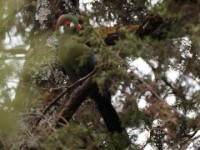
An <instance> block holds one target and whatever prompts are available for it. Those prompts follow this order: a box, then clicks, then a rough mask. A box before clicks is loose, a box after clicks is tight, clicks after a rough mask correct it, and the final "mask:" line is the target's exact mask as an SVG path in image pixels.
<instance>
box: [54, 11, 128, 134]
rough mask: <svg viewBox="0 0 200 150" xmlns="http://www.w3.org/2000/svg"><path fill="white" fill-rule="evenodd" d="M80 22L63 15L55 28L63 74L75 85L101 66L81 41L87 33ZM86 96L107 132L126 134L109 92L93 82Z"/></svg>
mask: <svg viewBox="0 0 200 150" xmlns="http://www.w3.org/2000/svg"><path fill="white" fill-rule="evenodd" d="M80 22H81V21H80V19H79V17H78V16H75V15H70V14H63V15H61V16H60V17H59V18H58V20H57V22H56V26H55V30H56V31H57V32H58V33H59V34H58V35H57V39H58V58H59V61H60V64H61V66H62V67H63V69H64V73H65V74H66V75H67V76H68V77H69V79H70V80H71V81H72V82H75V81H77V80H79V79H80V78H82V77H84V76H86V75H87V74H89V73H90V72H91V71H93V70H94V68H95V66H96V65H97V64H98V62H97V61H96V59H95V55H94V52H93V51H92V49H91V48H90V47H89V46H87V45H86V44H85V43H83V42H80V41H79V40H78V39H79V34H78V33H79V31H80V30H84V25H83V24H81V23H80ZM105 89H106V88H105ZM87 93H88V95H87V96H88V97H89V98H90V99H92V100H93V101H94V102H95V103H96V105H97V108H98V110H99V112H100V114H101V115H102V117H103V120H104V122H105V125H106V127H107V130H108V131H109V132H111V133H114V132H118V133H121V132H123V131H124V130H125V129H124V128H123V127H122V124H121V121H120V118H119V116H118V114H117V112H116V110H115V108H114V107H113V105H112V103H111V93H110V92H109V90H108V88H107V89H106V90H104V91H103V92H100V90H99V87H98V85H97V83H96V82H95V81H94V82H93V83H92V88H90V91H88V92H87Z"/></svg>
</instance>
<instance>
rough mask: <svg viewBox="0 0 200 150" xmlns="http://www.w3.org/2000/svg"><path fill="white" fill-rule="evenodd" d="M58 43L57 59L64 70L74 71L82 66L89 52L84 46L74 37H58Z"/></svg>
mask: <svg viewBox="0 0 200 150" xmlns="http://www.w3.org/2000/svg"><path fill="white" fill-rule="evenodd" d="M58 41H59V43H58V49H59V53H58V56H59V59H60V63H61V65H62V66H63V67H64V69H65V70H75V69H76V68H78V67H80V66H82V65H83V62H84V59H86V58H87V57H88V56H89V55H90V53H91V51H90V48H89V47H88V46H86V45H85V44H82V43H79V42H78V41H77V39H76V37H75V36H72V35H69V34H67V35H62V36H61V35H60V37H59V40H58Z"/></svg>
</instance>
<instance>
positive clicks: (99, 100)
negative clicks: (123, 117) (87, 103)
mask: <svg viewBox="0 0 200 150" xmlns="http://www.w3.org/2000/svg"><path fill="white" fill-rule="evenodd" d="M90 98H91V99H93V100H94V101H95V102H96V104H97V106H98V109H99V111H100V113H101V115H102V117H103V119H104V122H105V124H106V127H107V129H108V131H109V132H122V131H124V128H123V127H122V126H121V121H120V119H119V117H118V115H117V112H116V110H115V109H114V107H113V106H112V104H111V95H110V93H108V92H107V93H106V94H104V95H101V93H100V92H99V90H98V88H97V85H96V88H94V89H93V90H92V93H91V94H90Z"/></svg>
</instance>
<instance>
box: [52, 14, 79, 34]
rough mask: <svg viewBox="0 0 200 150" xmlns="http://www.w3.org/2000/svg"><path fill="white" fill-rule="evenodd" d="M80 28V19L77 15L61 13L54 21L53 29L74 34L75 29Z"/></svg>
mask: <svg viewBox="0 0 200 150" xmlns="http://www.w3.org/2000/svg"><path fill="white" fill-rule="evenodd" d="M80 29H82V25H81V24H80V20H79V18H78V17H77V16H74V15H66V14H63V15H61V16H60V17H59V18H58V20H57V23H56V26H55V30H57V31H58V30H59V31H60V32H64V33H67V34H75V33H77V31H79V30H80Z"/></svg>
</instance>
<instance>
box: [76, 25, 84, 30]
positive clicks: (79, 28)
mask: <svg viewBox="0 0 200 150" xmlns="http://www.w3.org/2000/svg"><path fill="white" fill-rule="evenodd" d="M75 28H76V29H77V30H81V29H82V28H83V27H82V25H80V24H78V25H77V26H76V27H75Z"/></svg>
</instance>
